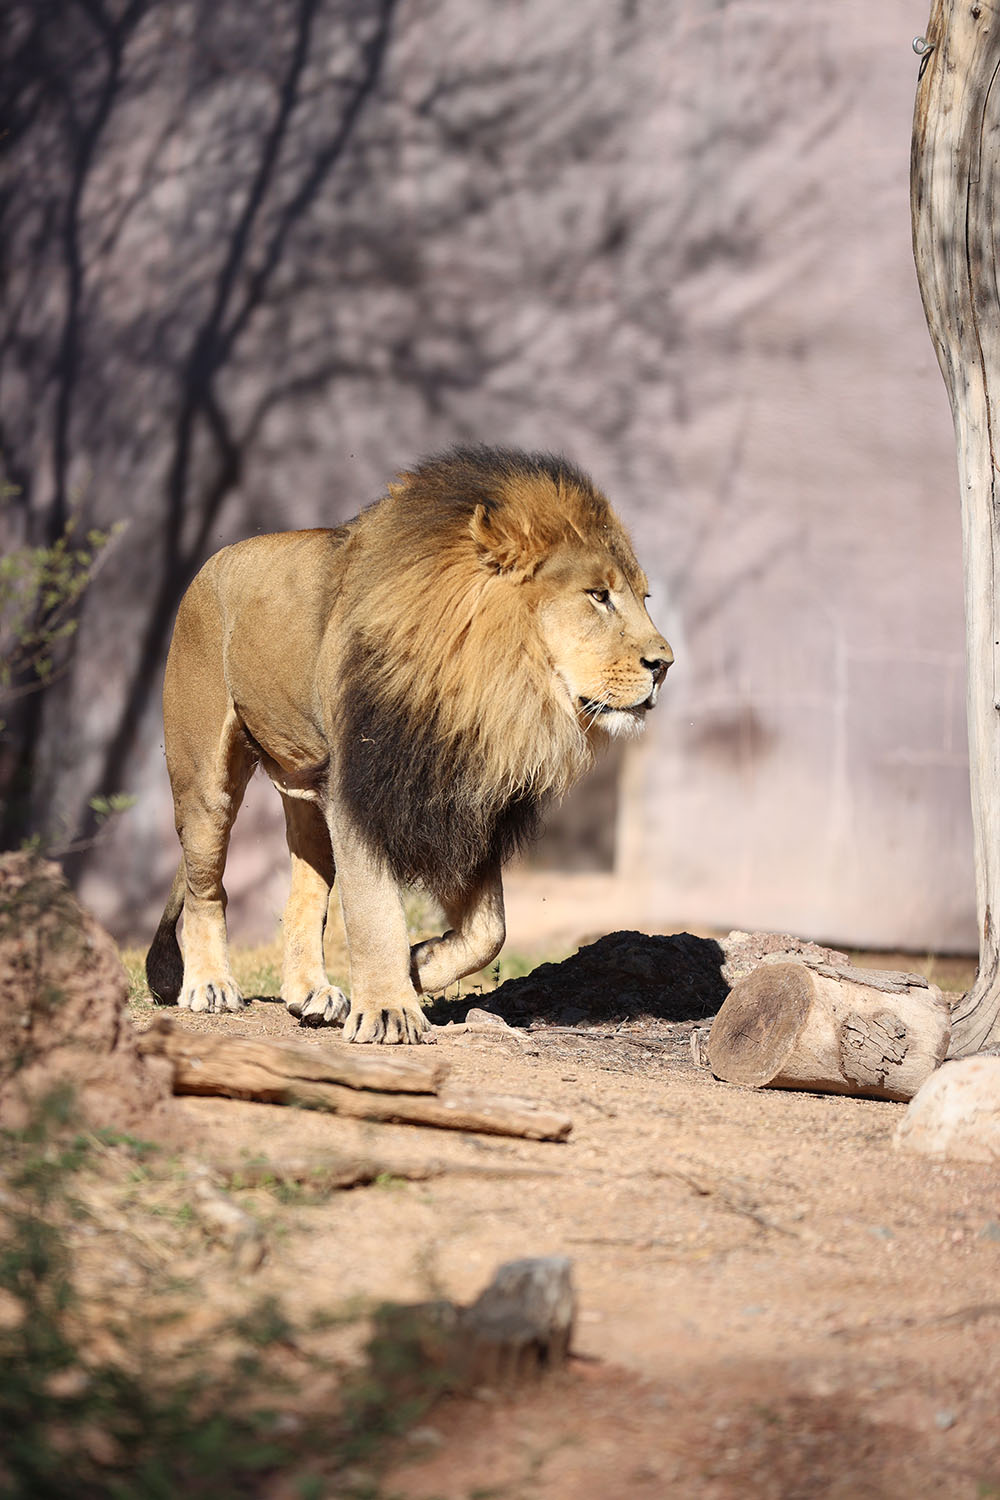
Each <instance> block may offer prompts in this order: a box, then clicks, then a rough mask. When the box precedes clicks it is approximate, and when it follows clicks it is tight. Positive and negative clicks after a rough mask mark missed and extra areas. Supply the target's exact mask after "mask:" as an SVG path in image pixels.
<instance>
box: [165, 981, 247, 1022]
mask: <svg viewBox="0 0 1000 1500" xmlns="http://www.w3.org/2000/svg"><path fill="white" fill-rule="evenodd" d="M177 1004H178V1005H179V1006H181V1008H182V1009H183V1010H192V1011H207V1012H208V1013H209V1015H215V1016H221V1015H223V1014H224V1013H225V1012H226V1011H227V1010H242V1009H243V996H242V995H241V994H240V991H239V986H238V985H237V984H236V981H235V980H233V979H209V980H206V981H205V983H204V984H186V985H184V987H183V989H182V990H181V992H180V995H179V997H178V1000H177Z"/></svg>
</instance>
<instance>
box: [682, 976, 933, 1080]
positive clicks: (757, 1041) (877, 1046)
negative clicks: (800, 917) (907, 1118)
mask: <svg viewBox="0 0 1000 1500" xmlns="http://www.w3.org/2000/svg"><path fill="white" fill-rule="evenodd" d="M949 1034H950V1014H949V1009H948V1003H947V1001H946V1000H945V998H944V996H943V995H942V994H941V991H940V990H939V989H938V988H937V986H936V985H932V984H928V983H927V981H926V980H925V979H924V978H923V977H922V976H921V975H919V974H900V973H895V972H889V971H887V970H872V969H854V968H852V967H851V966H850V965H836V966H835V965H830V964H822V963H817V964H811V963H806V962H790V961H785V960H783V959H782V957H781V955H780V954H779V955H775V961H771V960H767V961H765V962H764V963H762V964H760V965H759V966H758V967H757V968H756V969H754V971H753V973H751V974H748V975H747V976H746V977H745V978H744V979H741V980H739V981H738V982H737V983H736V984H735V985H734V986H733V988H732V990H731V991H730V993H729V995H728V996H727V998H726V1000H725V1002H724V1003H723V1005H722V1008H721V1010H720V1011H719V1014H718V1015H717V1016H716V1018H715V1020H714V1021H713V1023H712V1027H711V1030H710V1032H709V1035H708V1049H707V1050H708V1062H709V1066H710V1067H711V1069H712V1072H713V1073H714V1074H715V1076H716V1077H717V1078H721V1079H723V1080H724V1081H725V1082H726V1083H742V1084H747V1085H749V1086H750V1087H751V1088H763V1087H770V1088H784V1089H811V1090H814V1091H816V1092H819V1093H832V1094H855V1095H858V1096H860V1097H861V1098H868V1099H895V1100H906V1099H911V1098H912V1097H913V1095H914V1094H915V1093H916V1092H917V1089H918V1088H919V1087H920V1085H921V1084H922V1083H923V1081H924V1079H925V1078H928V1077H929V1076H930V1074H931V1073H933V1072H934V1070H935V1068H937V1067H938V1066H939V1065H940V1064H941V1063H942V1062H943V1061H944V1058H945V1055H946V1053H947V1050H948V1038H949Z"/></svg>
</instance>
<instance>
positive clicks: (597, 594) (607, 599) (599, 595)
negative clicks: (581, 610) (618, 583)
mask: <svg viewBox="0 0 1000 1500" xmlns="http://www.w3.org/2000/svg"><path fill="white" fill-rule="evenodd" d="M587 593H588V594H589V595H590V597H591V599H593V601H594V603H595V604H610V603H611V594H610V591H609V590H608V589H588V590H587Z"/></svg>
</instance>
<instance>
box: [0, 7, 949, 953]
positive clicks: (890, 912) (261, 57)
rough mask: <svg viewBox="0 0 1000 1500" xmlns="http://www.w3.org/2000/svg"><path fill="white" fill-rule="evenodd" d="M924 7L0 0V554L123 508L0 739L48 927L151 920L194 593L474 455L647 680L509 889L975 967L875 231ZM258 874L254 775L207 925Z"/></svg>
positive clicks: (653, 920)
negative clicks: (528, 462) (507, 474)
mask: <svg viewBox="0 0 1000 1500" xmlns="http://www.w3.org/2000/svg"><path fill="white" fill-rule="evenodd" d="M926 12H927V6H926V0H883V3H881V4H880V5H878V6H871V5H869V4H867V3H866V0H841V3H840V4H838V5H836V6H821V5H815V4H814V5H796V6H791V5H788V4H786V3H784V0H614V3H611V0H608V3H597V0H578V3H576V4H574V5H572V6H568V5H566V4H565V3H563V0H530V3H529V0H493V3H490V4H488V5H481V4H474V3H472V0H212V3H209V0H8V4H7V7H6V24H5V27H4V33H3V36H2V39H0V47H2V59H0V85H2V87H0V98H2V99H3V100H4V108H5V121H4V134H3V136H2V138H0V153H2V164H0V165H2V180H0V268H2V283H0V460H2V465H3V471H4V474H5V476H6V478H7V479H8V480H9V481H10V482H12V483H13V484H15V485H17V486H18V488H19V493H18V494H17V495H16V496H15V497H13V498H12V499H9V500H8V501H7V502H6V504H5V507H4V513H3V524H4V529H5V534H6V544H7V546H8V547H11V546H17V545H19V544H22V543H24V542H26V541H30V542H38V543H42V542H44V541H45V540H46V539H52V538H54V537H55V536H57V535H58V534H59V533H60V531H61V529H62V527H63V525H64V524H65V521H66V518H67V516H68V515H70V514H71V513H74V512H75V513H78V514H79V515H80V517H81V524H84V523H85V524H88V525H90V524H99V525H108V524H110V523H112V522H113V521H115V520H116V519H123V520H126V521H127V523H128V524H127V527H126V529H125V531H124V532H123V533H122V535H121V536H120V537H119V538H118V539H117V540H116V541H115V543H114V544H113V546H112V548H111V549H109V552H108V554H107V556H106V558H105V560H104V564H103V566H102V568H101V571H100V573H99V576H98V577H97V578H96V579H95V581H94V583H93V585H92V587H91V588H90V590H89V592H88V593H87V595H86V598H85V601H84V605H83V611H82V618H81V623H80V628H79V630H78V632H77V634H76V636H75V637H74V638H73V640H72V642H71V643H70V648H69V651H68V654H67V658H66V660H65V662H64V663H63V666H62V668H61V670H60V672H59V674H58V675H57V678H56V681H55V682H54V683H53V685H52V686H51V687H50V688H48V689H47V691H46V692H45V693H44V694H41V695H30V696H28V697H26V698H23V699H19V700H18V701H17V703H16V705H15V707H14V709H13V711H11V712H8V713H7V714H6V715H5V717H6V718H7V720H8V723H7V727H6V730H5V739H4V744H3V751H2V763H0V770H2V776H3V783H4V788H5V812H4V818H5V824H4V830H3V832H4V837H5V839H6V841H7V842H8V843H9V842H17V841H18V840H19V839H21V838H22V837H24V836H26V835H28V834H30V833H32V832H36V831H40V832H42V833H44V834H45V835H46V836H47V837H49V838H50V839H54V840H55V842H56V843H57V844H59V843H60V842H61V843H62V844H64V845H70V846H72V845H81V846H82V847H80V848H79V849H78V850H77V852H76V853H71V854H70V855H69V856H68V859H69V863H70V864H71V867H72V869H73V873H74V875H75V877H76V879H77V881H78V883H79V884H80V886H81V888H82V892H83V894H84V897H85V899H87V900H88V901H89V902H90V903H91V904H92V905H93V906H94V907H95V908H96V909H97V911H98V912H99V914H100V915H101V916H102V917H103V918H104V919H105V920H106V921H107V922H109V923H110V925H111V926H112V928H113V929H114V930H115V931H116V932H117V933H118V934H119V935H122V936H146V935H148V933H149V932H150V931H151V927H152V924H153V922H154V921H155V914H156V912H157V910H158V907H159V904H160V902H161V901H162V898H163V895H164V893H165V889H166V886H167V884H168V882H169V878H170V874H171V872H172V869H173V866H174V862H175V859H176V844H175V840H174V835H173V829H172V815H171V811H170V805H169V796H168V789H167V782H166V775H165V771H164V768H163V763H162V752H161V726H160V718H159V688H160V679H161V673H162V664H163V659H164V656H165V652H166V647H167V643H168V640H169V633H170V628H171V624H172V621H173V616H174V612H175V610H176V607H177V602H178V600H179V597H180V594H181V592H182V591H183V589H184V587H185V585H186V584H187V582H188V581H189V579H190V577H191V576H192V575H193V573H194V572H195V571H196V569H197V567H198V566H199V565H200V563H201V562H202V561H203V560H204V558H205V557H206V556H207V555H208V554H209V553H210V552H212V551H213V550H215V549H216V548H217V547H219V546H222V545H224V544H225V543H227V542H230V541H232V540H235V539H236V538H238V537H241V536H244V535H247V534H248V533H251V532H254V531H258V530H272V529H278V528H282V527H295V526H308V525H316V524H326V523H330V524H333V523H335V522H337V521H339V520H341V519H343V518H345V517H346V516H348V515H350V514H352V513H353V512H354V511H355V510H357V508H358V507H359V506H360V505H362V504H364V503H366V502H367V501H368V500H370V499H372V498H374V497H375V496H376V495H377V494H378V493H380V491H381V490H382V488H383V486H384V484H385V482H386V480H387V478H389V477H390V476H391V474H392V472H393V471H394V470H395V469H396V468H398V467H401V466H403V465H405V464H406V463H407V462H410V461H412V459H413V458H414V457H415V456H417V455H420V454H423V453H427V452H429V451H432V450H434V449H435V448H439V447H441V446H444V445H447V444H449V443H450V442H453V441H455V440H463V441H465V440H472V441H485V442H502V443H511V444H519V445H523V446H526V447H543V448H551V449H557V450H562V451H565V452H566V453H567V454H569V455H570V456H572V457H573V458H574V459H575V460H576V461H577V462H578V463H580V464H581V465H583V466H584V467H586V468H588V469H590V470H591V471H592V472H593V474H594V476H595V478H596V479H597V480H598V482H599V483H601V484H602V485H603V486H604V488H605V489H606V490H607V492H608V493H609V495H610V496H611V497H612V499H613V501H614V502H615V503H616V505H617V506H618V508H619V510H620V512H621V513H622V515H623V516H624V518H625V519H626V521H627V523H628V525H629V526H630V529H631V530H632V533H633V537H634V540H635V542H636V547H637V551H638V553H639V556H640V558H641V560H642V561H643V563H644V565H645V567H646V569H647V571H648V572H649V574H650V576H651V580H652V587H653V599H652V605H651V608H652V611H653V614H654V618H656V619H657V622H658V623H659V624H660V625H661V627H662V628H663V629H664V630H665V631H666V633H667V635H668V636H669V637H670V639H671V641H672V643H673V645H674V648H675V651H676V654H677V658H678V661H677V666H676V667H675V668H674V670H673V671H672V672H671V674H670V681H669V684H668V688H667V691H666V693H665V696H664V699H663V701H662V707H661V708H660V709H659V710H658V711H657V713H656V714H655V715H653V716H652V718H651V720H650V724H649V729H648V731H647V734H646V736H645V738H644V740H643V742H642V743H641V744H640V745H639V746H637V747H635V748H632V749H629V750H628V751H626V752H625V754H624V755H621V754H619V755H617V756H616V757H614V758H610V759H609V760H608V761H607V762H606V763H605V764H604V765H603V766H602V767H601V768H600V769H599V771H598V773H597V776H596V779H595V780H594V781H593V782H592V783H590V784H589V785H588V786H585V787H583V788H581V789H580V790H579V791H578V793H577V794H576V795H575V797H574V798H573V800H572V801H571V802H570V803H569V804H568V805H566V806H565V807H564V808H563V809H562V810H561V811H560V813H559V815H558V816H557V818H556V819H555V821H554V825H553V828H552V831H551V833H550V835H549V836H548V839H547V841H546V842H544V843H543V844H542V845H541V846H540V847H539V849H538V850H536V851H535V852H534V854H533V855H532V857H531V860H530V861H529V863H530V865H532V866H533V867H535V868H536V870H537V869H544V868H549V869H555V870H564V871H565V870H568V871H575V872H578V873H579V872H584V873H587V872H589V875H590V876H592V877H600V879H601V880H603V881H604V882H605V885H606V888H607V890H611V889H612V888H613V889H616V890H618V891H619V892H624V893H625V896H626V900H625V906H626V907H627V909H628V910H629V911H630V912H632V913H633V914H634V920H635V924H636V925H639V924H642V925H647V926H649V925H653V926H660V927H666V928H671V927H673V926H678V925H684V924H687V925H696V926H702V927H728V926H731V925H742V926H757V927H764V928H780V929H783V930H792V931H795V932H797V933H800V934H802V935H805V936H813V937H818V938H825V939H827V940H835V941H839V942H845V943H856V944H859V945H862V944H863V945H872V946H885V947H892V946H904V947H912V948H918V949H934V950H949V949H952V950H955V949H962V948H967V947H970V946H974V945H975V914H974V896H973V885H972V869H971V833H970V819H969V812H968V782H967V759H966V742H965V729H964V680H963V657H962V592H961V563H960V536H959V517H958V501H957V486H956V480H955V473H954V456H953V446H952V437H951V430H950V421H949V417H948V408H947V401H946V397H945V392H944V387H943V384H942V382H941V380H940V376H939V374H938V371H937V367H936V364H935V361H934V356H933V353H932V350H931V345H930V341H929V339H928V337H927V334H926V330H925V328H924V324H923V317H922V313H921V309H920V304H919V299H918V295H917V291H916V286H915V279H914V272H913V269H912V261H911V256H910V245H909V207H908V183H907V171H908V153H909V140H910V117H911V111H912V102H913V93H914V88H915V83H916V73H917V59H916V58H915V57H914V55H913V52H912V50H911V46H910V43H911V38H912V37H913V36H914V35H915V34H917V33H919V32H920V31H921V30H922V29H923V26H924V24H925V22H926ZM288 608H289V611H292V610H294V608H295V601H294V599H289V601H288ZM122 791H126V792H130V793H133V794H135V796H136V797H137V801H136V805H135V806H134V807H133V808H132V810H131V811H130V812H128V813H127V814H125V815H124V816H123V817H121V818H120V819H119V820H118V821H117V823H116V824H115V825H114V827H113V828H112V830H111V833H110V837H107V836H104V837H101V838H99V839H98V840H97V841H96V842H95V843H93V844H92V845H91V844H90V842H89V841H90V839H91V837H92V835H93V833H94V818H93V814H92V813H91V811H90V810H89V803H90V801H91V799H92V798H94V797H95V796H99V795H108V794H111V793H117V792H122ZM581 878H582V877H581ZM283 880H284V854H283V836H282V832H281V819H280V810H279V809H278V807H277V798H276V796H275V795H274V793H273V791H272V790H271V788H270V787H269V786H268V785H267V784H266V783H265V782H263V781H261V780H260V779H259V778H258V779H257V780H255V782H254V783H253V784H252V786H251V791H250V793H249V795H248V801H247V804H246V806H245V809H244V812H243V814H242V818H241V823H240V825H238V833H237V838H236V840H235V842H234V852H233V860H232V869H231V875H230V878H229V881H228V885H229V888H230V894H231V898H232V905H231V914H232V916H233V917H234V918H235V924H236V927H237V929H238V930H239V929H240V928H241V926H242V929H243V930H244V931H251V930H252V929H254V928H256V929H257V930H261V929H268V928H270V927H271V926H273V922H274V920H275V917H276V916H277V914H278V912H279V911H280V905H281V900H282V888H283ZM589 888H593V886H592V885H591V887H589ZM609 911H610V908H609V907H608V906H607V904H606V891H605V894H604V895H602V896H601V897H600V901H599V903H598V907H597V908H596V909H595V921H596V919H597V916H598V915H599V914H600V912H605V913H607V912H609Z"/></svg>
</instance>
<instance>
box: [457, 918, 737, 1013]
mask: <svg viewBox="0 0 1000 1500" xmlns="http://www.w3.org/2000/svg"><path fill="white" fill-rule="evenodd" d="M725 962H726V955H725V952H724V950H723V948H722V945H721V944H720V943H718V942H717V941H716V940H715V939H714V938H700V937H694V936H693V935H692V934H691V933H690V932H680V933H676V934H675V935H673V936H671V937H663V936H659V935H653V936H649V935H647V934H646V933H643V932H610V933H608V934H607V935H606V936H605V937H602V938H598V939H597V941H596V942H594V943H588V944H587V945H586V947H584V948H581V949H580V950H579V951H578V952H577V953H574V954H572V955H571V956H570V957H569V958H566V959H563V960H562V962H561V963H548V964H540V965H539V966H538V968H537V969H534V970H533V971H532V972H531V973H530V974H526V975H524V976H523V978H520V979H508V980H507V982H506V984H502V985H500V987H499V989H496V990H494V991H493V993H492V994H490V995H487V996H486V997H485V998H484V997H483V996H481V995H475V994H473V995H471V996H466V997H464V998H462V999H461V1000H447V999H437V1000H435V1001H434V1003H433V1004H432V1005H431V1006H429V1007H428V1011H427V1014H428V1016H429V1017H430V1019H431V1021H433V1022H435V1023H436V1024H441V1023H443V1022H446V1021H460V1020H462V1019H463V1018H464V1017H465V1014H466V1012H467V1011H468V1010H469V1009H470V1008H471V1007H473V1006H478V1007H479V1008H480V1009H482V1010H488V1011H490V1012H491V1013H492V1014H494V1015H497V1016H502V1017H503V1019H504V1020H505V1021H507V1022H509V1023H510V1024H511V1025H516V1026H521V1025H524V1024H525V1023H527V1022H531V1021H545V1022H549V1023H551V1024H553V1025H560V1026H575V1025H577V1024H578V1023H580V1022H590V1021H602V1022H606V1021H626V1020H631V1019H634V1018H635V1017H637V1016H650V1017H654V1018H655V1019H657V1020H663V1021H700V1020H703V1019H704V1018H705V1017H706V1016H711V1015H714V1014H715V1012H716V1011H717V1010H718V1009H719V1007H720V1005H721V1004H722V1002H723V1000H724V999H725V998H726V995H727V993H728V991H729V986H728V984H727V983H726V981H725V979H724V978H723V975H722V966H723V964H724V963H725Z"/></svg>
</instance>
